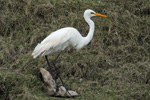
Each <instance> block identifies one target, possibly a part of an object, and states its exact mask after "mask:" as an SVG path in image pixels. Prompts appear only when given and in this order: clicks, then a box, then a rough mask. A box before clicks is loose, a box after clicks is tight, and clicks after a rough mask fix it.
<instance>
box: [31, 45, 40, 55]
mask: <svg viewBox="0 0 150 100" xmlns="http://www.w3.org/2000/svg"><path fill="white" fill-rule="evenodd" d="M40 51H41V44H40V43H38V45H37V46H36V47H35V49H34V51H33V53H32V56H33V58H36V57H37V56H39V55H40V54H41V52H40Z"/></svg>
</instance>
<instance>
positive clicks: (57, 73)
mask: <svg viewBox="0 0 150 100" xmlns="http://www.w3.org/2000/svg"><path fill="white" fill-rule="evenodd" d="M61 53H62V52H60V53H59V54H58V56H57V57H56V58H55V60H54V61H53V65H54V67H55V71H56V75H57V76H58V77H59V79H60V81H61V83H62V85H63V86H64V87H65V89H66V91H67V92H68V89H67V88H66V85H65V84H64V82H63V80H62V78H61V76H60V74H59V72H58V69H57V67H56V61H57V59H58V57H59V56H60V54H61ZM68 93H69V92H68ZM69 95H70V96H71V94H70V93H69Z"/></svg>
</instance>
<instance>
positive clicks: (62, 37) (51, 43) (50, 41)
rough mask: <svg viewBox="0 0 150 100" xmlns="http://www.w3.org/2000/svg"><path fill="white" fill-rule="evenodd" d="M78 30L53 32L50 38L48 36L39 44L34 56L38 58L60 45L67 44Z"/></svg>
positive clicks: (68, 29) (70, 29) (66, 29)
mask: <svg viewBox="0 0 150 100" xmlns="http://www.w3.org/2000/svg"><path fill="white" fill-rule="evenodd" d="M75 31H76V30H74V29H73V28H63V29H60V30H57V31H55V32H52V33H51V34H50V35H49V36H47V37H46V38H45V39H44V40H43V41H42V42H41V43H39V44H38V45H37V46H36V47H35V49H34V51H33V53H32V55H33V56H34V58H36V57H37V56H38V55H40V54H41V53H43V52H45V51H48V50H50V49H51V48H55V47H57V46H58V45H62V44H64V43H65V42H67V41H68V40H69V39H71V38H73V37H74V35H75V33H76V32H75Z"/></svg>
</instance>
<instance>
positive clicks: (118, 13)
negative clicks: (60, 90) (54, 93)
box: [0, 0, 150, 100]
mask: <svg viewBox="0 0 150 100" xmlns="http://www.w3.org/2000/svg"><path fill="white" fill-rule="evenodd" d="M149 5H150V2H149V1H148V0H138V1H135V0H126V1H125V0H93V1H91V0H1V1H0V99H1V100H59V99H60V100H63V98H55V97H49V96H48V95H47V94H46V93H45V92H44V90H43V89H44V84H43V82H42V80H41V76H40V72H39V69H40V68H41V67H44V68H47V64H46V61H45V59H44V58H43V57H38V58H37V59H33V58H32V57H31V53H32V51H33V49H34V47H35V46H36V45H37V43H39V42H41V41H42V40H43V39H44V38H45V37H46V36H47V35H49V34H50V33H51V32H53V31H55V30H57V29H60V28H62V27H67V26H71V27H75V28H77V29H78V30H79V31H80V32H81V34H82V35H83V36H86V35H87V33H88V30H89V27H88V25H87V24H86V23H85V21H84V18H83V12H84V10H86V9H88V8H90V9H93V10H94V11H96V12H99V13H102V14H104V15H107V16H108V17H107V18H100V17H95V18H92V19H93V21H94V22H95V26H96V29H95V33H94V37H93V39H92V41H91V42H90V44H88V46H86V47H84V48H83V49H81V50H80V51H75V50H74V49H72V48H71V47H69V48H68V49H66V50H65V51H64V52H63V53H62V55H61V57H60V58H59V60H58V62H57V66H58V67H59V71H60V74H61V75H62V77H63V78H64V81H65V83H66V84H67V86H68V87H69V88H70V89H72V90H76V91H77V92H78V93H79V94H80V95H79V96H78V97H76V98H73V99H75V100H149V99H150V90H149V89H150V33H149V30H150V27H149V26H150V6H149ZM56 55H57V54H53V55H50V56H49V59H50V60H51V61H52V60H53V59H54V58H55V57H56Z"/></svg>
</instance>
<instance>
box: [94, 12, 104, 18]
mask: <svg viewBox="0 0 150 100" xmlns="http://www.w3.org/2000/svg"><path fill="white" fill-rule="evenodd" d="M94 15H96V16H100V17H107V16H105V15H102V14H99V13H94Z"/></svg>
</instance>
